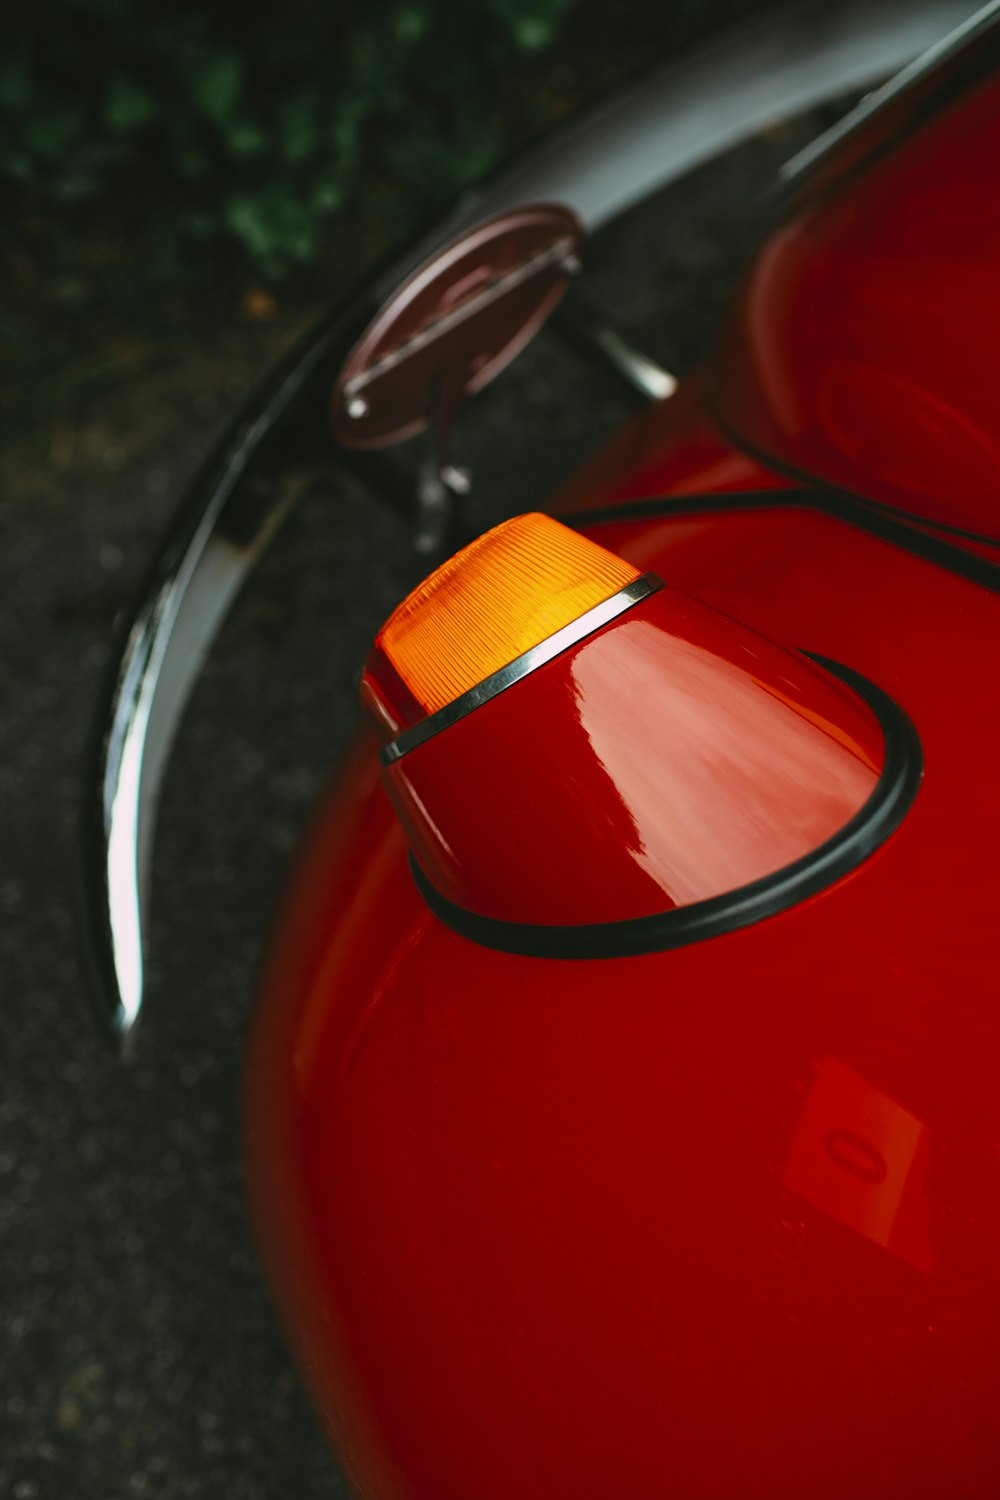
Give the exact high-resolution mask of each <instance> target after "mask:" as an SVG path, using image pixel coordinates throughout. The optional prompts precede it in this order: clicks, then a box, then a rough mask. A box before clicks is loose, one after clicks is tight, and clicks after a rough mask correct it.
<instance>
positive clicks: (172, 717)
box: [83, 0, 970, 1048]
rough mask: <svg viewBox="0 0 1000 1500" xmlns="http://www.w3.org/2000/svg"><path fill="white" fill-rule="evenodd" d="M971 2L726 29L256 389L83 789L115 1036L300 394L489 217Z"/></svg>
mask: <svg viewBox="0 0 1000 1500" xmlns="http://www.w3.org/2000/svg"><path fill="white" fill-rule="evenodd" d="M969 9H970V7H969V5H968V4H967V3H966V0H891V3H889V4H880V5H875V4H873V3H872V0H848V3H844V4H837V5H830V4H828V3H824V4H822V5H817V6H816V7H815V8H814V9H811V10H803V9H802V8H798V9H796V10H795V11H794V12H791V13H788V14H779V15H777V16H774V15H772V16H770V17H765V18H758V19H757V20H756V21H754V22H752V23H751V24H750V25H749V27H741V28H739V29H738V30H734V31H732V32H730V33H729V34H728V36H727V37H724V38H719V39H715V40H713V41H712V42H711V43H710V44H709V45H708V46H707V47H706V48H705V49H704V50H703V51H700V52H698V53H696V54H694V55H691V56H688V57H685V58H684V59H683V61H682V62H680V63H672V64H671V65H670V66H669V67H667V68H665V69H663V70H662V71H661V72H659V73H657V74H656V75H655V76H653V77H652V78H651V79H649V80H647V81H645V82H644V83H643V84H641V85H640V86H639V87H638V88H637V89H635V90H632V91H629V92H627V93H626V94H625V95H624V96H623V97H620V98H619V99H617V100H614V101H612V102H611V103H609V104H607V105H605V106H604V107H603V108H601V109H599V110H598V111H596V112H595V113H594V114H592V115H590V116H589V117H587V118H586V119H585V120H584V121H583V122H582V123H581V124H575V125H573V126H571V127H570V128H569V129H568V130H566V131H564V132H562V133H561V134H557V135H556V136H555V137H553V138H552V140H551V141H549V142H548V143H547V144H546V146H545V148H544V149H543V150H542V151H539V152H537V153H536V154H534V155H533V156H531V157H530V158H529V159H528V160H527V161H526V162H524V163H522V164H520V165H519V166H518V167H516V168H515V169H514V170H512V171H510V172H507V173H505V174H504V175H503V176H501V177H500V178H499V179H498V180H497V181H496V182H494V183H493V184H491V185H489V186H488V187H487V188H486V189H485V190H481V191H478V192H474V193H472V194H469V195H467V196H466V197H464V198H463V199H462V200H461V201H460V203H459V205H458V207H457V208H456V210H455V212H454V213H453V214H451V215H450V216H449V217H448V218H446V219H444V220H443V221H441V223H439V225H438V226H437V228H436V230H435V232H434V234H433V235H432V236H430V237H429V238H427V239H425V240H422V241H421V242H420V243H419V244H418V245H417V246H415V247H414V248H412V249H411V250H410V251H409V252H407V253H406V254H405V255H404V256H403V257H401V258H400V259H399V260H398V261H396V262H395V264H394V265H393V266H392V268H391V269H390V270H389V271H388V272H387V273H386V274H385V275H384V276H381V277H379V278H377V279H375V281H374V282H373V284H372V286H371V288H370V289H369V292H368V294H366V295H365V296H362V297H359V298H358V299H356V300H355V301H354V302H353V303H352V304H351V307H353V309H354V311H353V313H352V312H351V307H349V308H348V309H347V311H346V312H345V311H344V310H343V309H341V310H339V311H338V312H337V313H336V314H335V315H331V316H329V317H326V318H323V319H322V320H321V322H320V323H319V325H318V326H317V328H316V329H315V330H314V331H313V332H312V334H310V335H309V336H308V337H307V338H306V340H305V341H304V342H303V344H302V345H301V346H300V347H299V349H298V351H296V353H294V354H293V355H292V357H291V358H290V359H289V361H288V362H287V363H286V365H285V366H284V368H283V370H282V371H281V372H280V374H279V377H278V378H277V379H276V381H274V382H269V383H268V385H267V386H266V387H265V388H264V389H263V390H262V391H261V392H259V393H257V395H256V396H255V398H254V401H253V404H252V406H251V407H250V408H249V409H248V412H247V413H246V415H245V416H244V417H243V418H242V419H241V421H240V423H239V424H238V426H237V427H236V429H235V430H234V432H233V433H232V434H230V435H229V436H228V437H227V438H226V439H225V440H224V442H223V444H222V445H221V447H220V449H219V451H218V454H217V455H216V456H215V458H214V459H213V461H212V463H211V464H210V465H209V467H208V468H207V469H206V470H205V472H204V474H203V476H202V477H201V478H200V479H199V480H198V482H197V484H196V486H195V488H194V489H193V491H192V493H191V495H190V497H189V500H188V501H187V502H186V504H185V507H184V510H183V512H182V514H181V516H180V518H179V520H178V522H177V525H176V526H175V527H174V528H173V530H172V531H171V533H170V535H169V536H168V538H167V540H166V541H165V542H164V543H163V545H162V547H161V549H160V551H159V553H158V555H157V557H156V559H155V562H154V565H153V568H152V571H151V574H150V577H149V581H148V583H147V584H146V586H145V589H144V591H143V594H142V596H141V597H140V599H139V601H138V603H137V605H136V606H135V610H134V613H133V615H132V619H131V626H130V629H129V631H128V634H127V638H126V640H125V642H124V644H123V646H122V647H121V648H120V655H119V658H118V661H117V667H116V670H115V672H114V676H113V680H112V684H111V687H110V689H109V691H108V695H107V699H106V701H105V704H104V707H103V713H102V721H101V722H102V728H101V733H100V742H99V746H98V751H97V757H96V763H95V766H94V768H93V770H92V772H91V779H90V781H89V783H88V786H87V792H86V797H87V803H86V808H85V823H84V851H83V853H84V899H85V904H86V927H87V936H88V938H89V943H90V947H91V950H92V955H93V960H94V967H95V969H96V972H97V977H98V982H99V986H100V997H99V999H100V1007H101V1021H102V1024H103V1026H104V1028H105V1029H106V1030H107V1032H108V1033H109V1035H110V1037H111V1039H112V1041H113V1042H114V1043H115V1045H116V1046H118V1047H119V1048H124V1046H125V1044H126V1042H127V1040H128V1038H129V1036H130V1034H131V1032H132V1029H133V1027H134V1025H135V1023H136V1020H137V1019H138V1016H139V1013H140V1010H141V1006H142V999H143V991H144V960H143V947H144V942H145V930H146V890H145V886H146V875H147V872H148V869H149V866H150V863H151V850H152V842H153V832H154V820H155V813H156V803H157V798H158V795H159V783H160V779H161V776H162V771H163V767H164V763H165V760H166V756H167V753H168V751H169V747H170V743H171V740H172V738H173V733H174V730H175V728H176V725H177V722H178V720H179V717H180V714H181V712H182V710H183V707H184V703H185V701H186V698H187V695H188V692H189V691H190V688H191V684H192V682H193V681H194V678H195V676H196V675H197V670H198V666H199V665H200V662H201V660H202V659H203V657H204V655H205V653H206V652H207V651H208V649H209V646H210V645H211V642H212V640H213V639H214V636H215V633H216V631H217V630H218V628H219V625H220V623H221V621H222V619H223V617H224V616H225V613H226V610H227V608H228V605H229V603H230V601H231V600H232V598H233V596H234V595H235V593H236V592H237V590H238V588H239V587H240V585H241V584H242V582H243V579H244V577H245V576H246V574H247V573H248V571H249V569H250V567H251V566H252V564H253V562H254V560H255V559H256V558H257V556H258V555H259V554H260V552H261V551H262V549H263V548H264V546H265V545H266V543H267V541H268V539H269V537H270V535H271V533H272V532H273V530H274V529H275V527H276V525H277V522H278V520H279V519H280V517H281V516H282V515H283V514H284V511H285V510H286V509H287V506H288V503H289V501H288V498H287V496H286V495H283V494H280V493H279V494H275V495H274V497H273V499H272V500H271V501H270V502H268V503H266V504H264V505H263V506H262V504H261V501H260V498H259V496H255V495H253V494H252V492H251V490H250V487H249V486H248V485H246V484H245V483H242V482H241V481H242V480H243V479H244V476H245V473H246V471H247V469H248V467H249V465H250V463H251V462H252V461H253V462H256V461H257V459H258V454H259V451H260V450H261V448H262V446H263V445H264V443H265V442H266V441H269V440H270V438H271V436H272V435H273V433H274V431H275V429H276V427H277V426H278V425H279V422H280V419H281V418H282V417H283V416H284V414H285V413H286V412H287V411H288V409H289V407H290V406H291V404H292V402H293V401H296V400H297V398H298V397H299V396H300V395H301V394H302V392H303V390H304V389H305V387H306V386H307V385H308V384H309V383H310V382H313V381H319V380H321V379H324V378H329V380H330V383H331V385H332V382H333V378H334V375H335V373H336V368H337V366H338V365H339V362H340V359H341V358H342V357H343V354H346V353H347V350H348V349H349V348H350V347H351V344H352V343H353V341H354V339H355V338H356V337H357V335H358V334H359V333H360V332H361V330H362V328H363V327H364V326H365V323H366V322H367V321H368V319H369V317H370V316H371V315H372V314H373V313H374V311H375V308H376V306H377V305H378V301H379V300H381V299H382V298H383V297H384V296H385V294H386V292H387V291H392V290H394V289H395V287H396V286H397V285H398V284H399V282H400V280H401V279H402V278H403V276H405V275H406V274H407V273H408V272H409V271H410V270H412V269H413V267H414V266H416V265H418V264H419V263H420V262H421V261H423V260H425V259H426V258H427V256H428V254H430V253H431V252H432V251H433V250H434V249H436V248H437V247H438V246H440V245H442V244H444V243H446V242H447V241H448V240H450V239H453V238H454V237H455V235H456V234H458V233H460V232H461V231H462V229H464V228H466V227H467V226H468V225H470V224H472V223H474V222H476V220H478V219H482V218H485V217H487V216H488V215H490V214H494V213H498V212H500V211H501V210H502V209H503V208H506V207H509V206H512V205H514V204H517V203H525V202H529V201H538V200H539V199H543V198H555V199H557V200H559V201H561V202H565V203H567V204H568V205H569V206H570V207H572V208H574V209H575V210H576V212H577V213H578V214H579V215H580V216H581V218H583V219H584V221H585V222H586V223H587V224H588V226H589V227H591V228H593V227H596V226H597V225H599V224H602V223H604V222H605V221H606V220H607V219H609V218H611V217H612V216H613V215H614V214H615V213H617V212H619V211H620V210H621V209H623V208H625V207H627V206H628V205H629V204H631V203H634V202H635V201H637V200H638V199H639V198H641V197H642V196H644V195H645V194H646V193H649V192H651V191H653V190H654V189H656V188H659V187H663V186H664V185H665V184H667V183H668V182H670V181H672V180H674V179H676V178H677V177H680V176H681V175H682V174H683V173H684V172H686V171H688V170H690V169H691V168H692V167H694V166H697V165H699V164H700V163H703V162H705V161H707V160H709V159H710V158H711V157H712V156H715V155H717V154H718V153H719V152H721V151H724V150H726V149H728V148H729V147H730V146H733V145H735V144H736V143H737V142H738V141H740V140H743V139H746V138H747V137H748V136H750V135H752V134H753V133H754V132H755V131H757V130H759V129H761V128H762V127H763V126H765V125H769V124H773V123H774V122H775V121H776V120H778V119H780V118H782V117H783V116H787V115H789V114H792V113H794V112H796V111H797V110H801V109H805V108H807V107H808V106H810V105H812V104H815V103H817V102H819V101H820V100H822V99H828V98H831V97H833V96H834V95H836V94H837V93H839V92H841V91H843V90H846V89H850V88H860V87H865V86H866V85H867V84H869V83H875V82H876V81H878V80H879V79H881V78H884V77H885V75H886V74H888V73H890V72H892V71H894V70H895V69H896V68H898V67H900V66H902V65H903V64H904V63H907V62H909V61H910V60H911V59H912V58H913V57H914V56H915V55H916V54H917V53H918V52H920V51H921V50H922V49H923V48H925V47H927V46H929V45H930V44H932V43H933V42H935V41H937V39H938V38H939V37H941V36H942V35H944V33H945V32H946V31H948V30H950V28H951V27H952V26H954V25H955V24H956V23H957V22H958V21H960V20H962V19H963V18H964V17H965V16H967V15H968V14H969ZM345 328H346V329H347V330H348V334H349V336H348V335H347V334H345V333H344V330H345ZM341 350H342V352H340V351H341ZM327 371H328V375H327ZM248 530H249V533H250V540H249V541H247V540H246V537H245V533H246V532H247V531H248ZM234 538H235V539H234Z"/></svg>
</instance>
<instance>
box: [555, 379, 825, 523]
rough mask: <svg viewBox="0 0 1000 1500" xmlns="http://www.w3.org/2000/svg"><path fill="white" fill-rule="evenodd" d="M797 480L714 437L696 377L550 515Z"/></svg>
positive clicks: (783, 485) (590, 467) (636, 421)
mask: <svg viewBox="0 0 1000 1500" xmlns="http://www.w3.org/2000/svg"><path fill="white" fill-rule="evenodd" d="M795 486H796V481H794V480H792V479H790V478H788V477H787V476H786V475H783V474H779V473H778V472H777V471H776V470H775V469H771V468H769V467H767V466H766V465H765V464H762V463H761V462H760V461H759V460H758V459H756V458H753V457H752V456H751V455H750V454H748V453H744V452H741V450H740V449H739V448H738V447H735V446H734V445H733V443H732V442H731V441H730V440H729V439H728V438H726V437H724V436H723V435H722V433H720V431H719V429H718V426H717V425H716V424H715V423H713V421H712V420H711V418H710V416H709V414H708V412H707V410H706V406H705V393H704V387H703V382H702V380H701V378H700V377H699V376H693V377H692V378H690V379H688V380H685V381H683V382H682V383H681V385H680V386H679V388H678V390H677V392H676V394H675V395H673V396H671V397H670V399H669V400H667V401H655V402H653V403H652V404H651V405H649V406H647V407H646V408H645V409H644V410H643V411H641V412H640V413H639V414H638V416H636V417H633V419H632V421H631V422H628V423H626V425H625V426H624V427H622V429H621V430H620V431H619V432H617V433H616V434H615V436H614V437H613V438H611V440H610V441H609V442H608V443H607V444H606V445H605V446H604V447H603V448H602V449H601V450H600V451H599V452H598V453H597V454H595V455H594V457H593V458H591V459H590V460H589V462H587V463H586V464H584V465H583V466H582V467H581V468H580V470H579V471H578V473H577V474H576V475H575V476H574V477H573V479H572V480H571V481H570V482H569V483H568V484H567V485H566V486H565V487H564V488H563V489H562V490H561V491H560V493H559V495H558V497H557V498H556V501H555V503H554V505H553V513H554V514H556V515H566V514H575V513H577V512H579V511H581V510H589V509H594V508H596V507H598V506H600V507H604V506H607V505H613V504H615V503H617V502H618V501H623V500H636V499H644V498H646V497H648V496H650V495H667V494H670V493H671V492H677V491H679V492H681V493H684V494H689V495H696V494H706V493H709V494H719V493H726V492H728V491H733V490H737V491H739V492H740V493H746V492H748V491H754V490H784V489H792V488H795Z"/></svg>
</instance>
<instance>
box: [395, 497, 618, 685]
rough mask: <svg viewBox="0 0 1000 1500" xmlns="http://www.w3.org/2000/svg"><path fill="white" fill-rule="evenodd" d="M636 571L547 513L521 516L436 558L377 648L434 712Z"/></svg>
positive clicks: (591, 605) (605, 596) (574, 617)
mask: <svg viewBox="0 0 1000 1500" xmlns="http://www.w3.org/2000/svg"><path fill="white" fill-rule="evenodd" d="M638 576H639V574H638V570H637V569H636V568H633V567H632V566H631V565H630V564H629V563H627V562H623V561H622V559H621V558H620V557H616V556H615V555H614V553H613V552H607V551H605V549H604V548H603V547H599V546H598V545H597V543H596V542H590V541H587V539H586V538H585V537H582V536H579V535H578V534H577V532H575V531H571V530H570V529H569V527H568V526H563V525H562V524H561V523H560V522H559V521H554V520H553V519H552V517H551V516H543V515H539V514H532V515H527V516H517V517H515V518H514V520H512V521H504V522H503V524H502V525H500V526H495V527H494V528H493V530H492V531H487V532H486V533H485V534H484V535H483V536H481V537H477V539H476V540H475V541H474V542H472V543H471V544H470V545H469V546H468V547H464V548H463V549H462V551H461V552H457V553H456V554H455V556H454V557H451V558H449V559H448V561H447V562H446V563H442V565H441V567H440V568H438V569H437V571H436V572H434V573H432V574H431V576H430V577H429V578H428V579H427V580H426V581H425V582H424V583H422V584H421V585H420V587H419V588H417V589H414V591H413V593H412V594H410V595H409V597H408V598H406V599H404V600H403V603H402V604H401V605H400V606H399V608H398V609H397V610H396V611H395V613H394V614H393V615H392V616H391V617H390V618H389V620H387V621H386V623H385V625H383V627H382V629H381V631H380V632H379V635H378V639H377V644H378V646H379V648H380V650H381V651H383V652H384V654H385V655H386V656H387V657H388V658H389V660H390V662H391V663H392V665H393V666H394V667H395V669H396V671H397V672H398V674H399V676H400V677H401V678H402V679H403V681H404V682H405V683H406V686H407V687H408V688H409V690H410V692H411V693H412V694H413V696H414V697H415V698H416V700H417V702H418V703H420V704H421V705H422V707H423V708H424V709H426V711H427V712H428V713H434V712H435V710H437V709H439V708H444V706H445V705H446V704H448V703H452V702H454V700H455V699H456V698H459V697H461V695H462V694H463V693H465V692H468V690H469V688H473V687H475V686H476V684H477V683H480V682H482V681H484V679H485V678H487V677H489V676H491V675H492V673H494V672H498V671H499V670H500V668H501V667H505V666H506V665H507V663H508V662H511V661H514V660H515V659H516V658H517V657H518V656H521V655H522V654H523V653H524V652H525V651H530V650H531V648H532V647H533V646H537V645H538V644H539V642H540V641H544V640H545V639H546V638H547V637H548V636H550V635H554V634H555V632H556V631H557V630H561V629H562V628H563V626H564V625H569V624H570V623H571V622H572V621H573V620H578V619H579V618H580V616H581V615H583V614H586V612H587V610H588V609H593V608H594V606H595V604H601V603H603V601H604V600H605V599H610V598H611V596H612V594H617V593H618V592H619V590H620V589H623V588H624V587H625V585H626V584H628V583H631V582H632V580H633V579H635V578H638Z"/></svg>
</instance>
